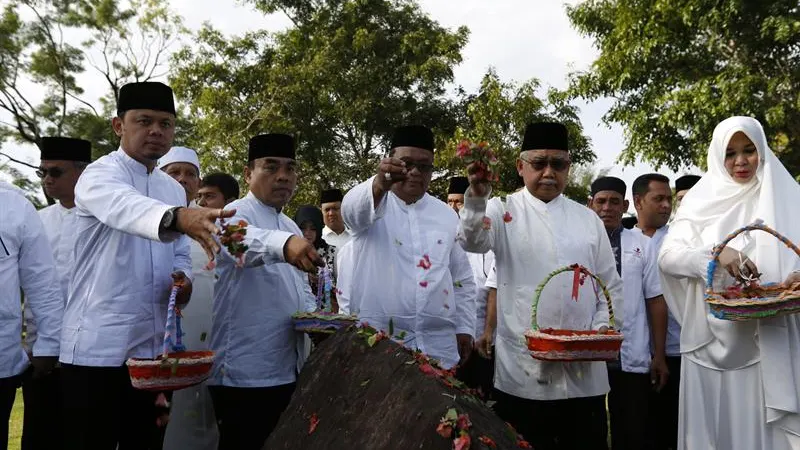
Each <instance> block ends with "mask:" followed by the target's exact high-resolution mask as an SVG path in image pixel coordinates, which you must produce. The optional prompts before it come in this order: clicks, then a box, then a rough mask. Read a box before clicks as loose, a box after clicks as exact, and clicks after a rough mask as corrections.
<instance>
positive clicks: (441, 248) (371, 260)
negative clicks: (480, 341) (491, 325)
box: [340, 178, 475, 368]
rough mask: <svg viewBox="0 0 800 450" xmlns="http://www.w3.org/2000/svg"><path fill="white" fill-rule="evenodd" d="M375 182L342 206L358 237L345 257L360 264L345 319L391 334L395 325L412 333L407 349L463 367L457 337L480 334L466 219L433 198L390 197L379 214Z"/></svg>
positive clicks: (350, 282)
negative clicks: (462, 225)
mask: <svg viewBox="0 0 800 450" xmlns="http://www.w3.org/2000/svg"><path fill="white" fill-rule="evenodd" d="M372 181H373V178H370V179H369V180H367V181H365V182H363V183H361V184H359V185H358V186H356V187H354V188H353V189H351V190H350V192H348V193H347V195H345V197H344V201H343V202H342V216H343V217H344V221H345V223H346V224H347V227H348V228H349V229H350V230H351V232H352V233H353V238H352V240H351V242H350V243H348V244H347V245H346V246H345V249H347V248H348V247H352V248H351V249H350V251H352V252H353V253H352V255H353V258H354V259H353V260H354V261H355V264H354V266H352V267H350V268H349V269H348V270H349V271H350V276H351V277H352V278H351V279H350V280H348V281H347V282H346V284H347V287H346V289H349V291H350V292H349V298H347V299H346V300H345V305H344V311H345V312H351V313H354V314H357V315H358V317H359V318H360V319H361V320H363V321H366V322H368V323H369V324H370V325H372V326H374V327H376V328H377V329H382V330H387V332H388V330H389V321H390V319H391V321H392V323H393V325H394V330H393V331H394V334H395V335H398V334H399V333H400V332H401V330H402V331H405V332H406V333H407V334H406V336H405V338H404V339H403V341H404V342H405V345H406V346H408V347H409V348H417V349H419V350H421V351H422V352H423V353H426V354H428V355H430V356H431V357H433V358H435V359H438V360H439V361H440V362H441V363H442V365H443V366H444V367H447V368H449V367H452V366H454V365H455V364H456V363H458V360H459V355H458V347H457V345H456V334H468V335H470V336H472V335H473V334H474V333H475V281H474V279H473V275H472V269H471V267H470V265H469V261H468V260H467V256H466V254H465V252H464V251H463V250H462V249H461V248H460V247H459V246H458V244H456V242H455V237H456V230H457V228H458V216H457V215H456V213H455V211H453V210H452V209H451V208H450V207H448V206H447V205H446V204H445V203H444V202H442V201H441V200H438V199H435V198H433V197H431V196H430V195H428V194H425V196H424V197H422V198H421V199H420V200H418V201H417V202H416V203H413V204H410V205H408V204H406V203H405V202H404V201H402V200H400V198H398V197H397V196H396V195H394V194H393V193H391V192H389V193H387V194H386V195H385V196H384V197H383V198H382V199H381V201H380V204H379V205H378V207H377V208H375V207H374V205H373V204H374V202H373V198H372ZM426 258H427V260H426ZM422 261H429V262H430V267H429V268H427V269H426V268H423V267H420V265H421V262H422ZM422 265H425V264H422ZM340 276H341V275H340ZM341 306H342V305H340V307H341Z"/></svg>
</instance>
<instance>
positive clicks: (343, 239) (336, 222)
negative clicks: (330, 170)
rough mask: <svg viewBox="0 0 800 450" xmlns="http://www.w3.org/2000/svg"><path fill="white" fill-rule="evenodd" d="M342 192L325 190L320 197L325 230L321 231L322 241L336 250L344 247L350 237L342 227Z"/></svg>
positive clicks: (347, 231) (343, 226) (348, 232)
mask: <svg viewBox="0 0 800 450" xmlns="http://www.w3.org/2000/svg"><path fill="white" fill-rule="evenodd" d="M342 199H344V195H342V191H341V190H339V189H326V190H324V191H322V194H321V195H320V200H319V203H320V206H319V208H320V209H321V210H322V219H323V220H324V222H325V228H323V229H322V239H324V240H325V242H327V243H328V245H332V246H334V247H336V248H341V247H344V244H347V242H348V241H349V240H350V238H351V237H352V235H351V234H350V230H348V229H347V227H346V226H345V225H344V219H342Z"/></svg>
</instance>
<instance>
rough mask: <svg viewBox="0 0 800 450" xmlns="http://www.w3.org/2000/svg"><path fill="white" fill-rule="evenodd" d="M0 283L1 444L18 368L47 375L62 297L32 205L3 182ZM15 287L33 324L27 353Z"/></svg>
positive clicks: (54, 357)
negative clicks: (34, 334) (34, 331)
mask: <svg viewBox="0 0 800 450" xmlns="http://www.w3.org/2000/svg"><path fill="white" fill-rule="evenodd" d="M0 286H2V291H0V311H2V313H0V448H6V446H7V445H8V422H9V417H10V415H11V408H12V407H13V405H14V397H15V395H16V392H17V388H18V387H19V385H20V383H21V382H22V374H23V372H25V370H26V368H27V367H28V364H31V365H32V366H33V373H32V374H31V375H30V377H31V378H32V379H37V380H38V379H42V378H47V377H49V376H50V375H51V373H52V371H53V369H54V367H55V365H56V362H57V355H58V338H59V335H60V333H61V316H62V314H63V311H64V299H63V296H62V293H61V290H60V289H59V282H58V274H57V272H56V268H55V262H54V260H53V252H52V250H51V249H50V245H49V243H48V241H47V235H46V234H45V230H44V226H43V225H42V221H41V219H40V218H39V216H38V215H37V214H36V209H35V208H34V207H33V205H32V204H31V202H30V201H28V199H26V198H25V197H24V196H23V195H21V194H20V193H18V192H17V191H16V190H11V189H6V188H4V187H0ZM20 290H22V291H23V292H24V293H25V297H26V299H27V301H28V302H29V304H30V308H31V310H32V311H33V313H34V316H33V317H34V320H35V321H36V325H37V328H38V329H39V337H38V339H36V342H35V343H34V344H33V348H32V351H31V352H30V353H28V352H26V350H25V348H24V347H23V345H22V342H21V341H20V336H21V335H22V309H21V308H20V304H21V299H20ZM45 432H46V430H45Z"/></svg>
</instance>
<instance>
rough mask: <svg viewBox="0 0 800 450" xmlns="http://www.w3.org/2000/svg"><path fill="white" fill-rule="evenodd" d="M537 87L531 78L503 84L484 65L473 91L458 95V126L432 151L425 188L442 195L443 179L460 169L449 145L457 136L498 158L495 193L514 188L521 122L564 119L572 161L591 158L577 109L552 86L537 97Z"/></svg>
mask: <svg viewBox="0 0 800 450" xmlns="http://www.w3.org/2000/svg"><path fill="white" fill-rule="evenodd" d="M539 87H540V83H539V81H538V80H537V79H535V78H534V79H531V80H528V81H526V82H524V83H522V84H519V85H516V84H514V83H503V82H501V81H500V78H499V77H498V76H497V73H496V72H495V71H494V70H493V69H489V70H488V71H487V73H486V74H485V75H484V76H483V79H482V81H481V85H480V88H479V89H478V92H477V93H476V94H474V95H462V100H461V102H460V107H459V111H460V114H461V117H460V118H459V126H458V127H457V129H456V130H455V132H454V133H453V134H452V135H450V136H448V138H449V139H447V140H446V143H445V146H444V150H443V151H441V152H437V154H436V165H437V167H439V168H440V171H439V173H438V176H437V177H436V179H435V180H434V181H433V182H432V186H431V192H432V193H434V194H435V195H443V194H444V193H445V192H446V189H447V180H448V179H449V178H450V177H451V176H455V175H461V174H463V173H464V166H463V164H462V163H461V161H460V160H459V159H458V158H456V156H455V149H456V147H457V146H458V143H459V142H460V141H461V140H462V139H467V140H471V141H473V142H477V141H486V142H488V143H489V146H490V147H491V148H492V149H493V150H494V151H495V153H496V154H497V157H498V159H499V161H500V162H499V164H498V167H497V169H496V171H497V173H498V175H499V176H500V180H499V182H498V183H496V184H495V187H494V189H495V192H497V193H503V194H508V193H511V192H514V191H515V190H517V188H518V187H519V186H520V184H519V183H521V181H520V180H519V175H518V174H517V170H516V165H515V164H516V160H517V156H518V155H519V152H520V146H521V145H522V138H523V136H524V134H525V126H526V125H527V124H528V123H530V122H534V121H539V120H555V121H558V122H562V123H564V124H565V125H566V126H567V128H568V130H569V138H570V139H569V146H570V154H571V158H572V160H573V161H574V162H575V163H576V164H581V163H589V162H591V161H593V160H594V158H595V155H594V153H593V152H592V151H591V149H590V148H589V144H590V141H589V138H588V137H586V136H585V135H584V134H583V127H582V126H581V123H580V120H579V119H578V110H577V108H575V107H574V106H572V105H570V104H569V103H568V102H567V96H566V95H565V94H564V93H563V92H559V91H557V90H555V89H550V90H549V91H547V93H546V97H545V98H544V99H543V98H539V97H538V96H537V90H538V89H539Z"/></svg>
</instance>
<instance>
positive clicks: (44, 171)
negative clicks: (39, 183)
mask: <svg viewBox="0 0 800 450" xmlns="http://www.w3.org/2000/svg"><path fill="white" fill-rule="evenodd" d="M48 175H50V177H52V178H58V177H60V176H61V175H64V169H62V168H60V167H51V168H50V169H48V168H45V167H39V169H38V170H37V171H36V176H37V177H39V178H41V179H43V180H44V179H45V177H47V176H48Z"/></svg>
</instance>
